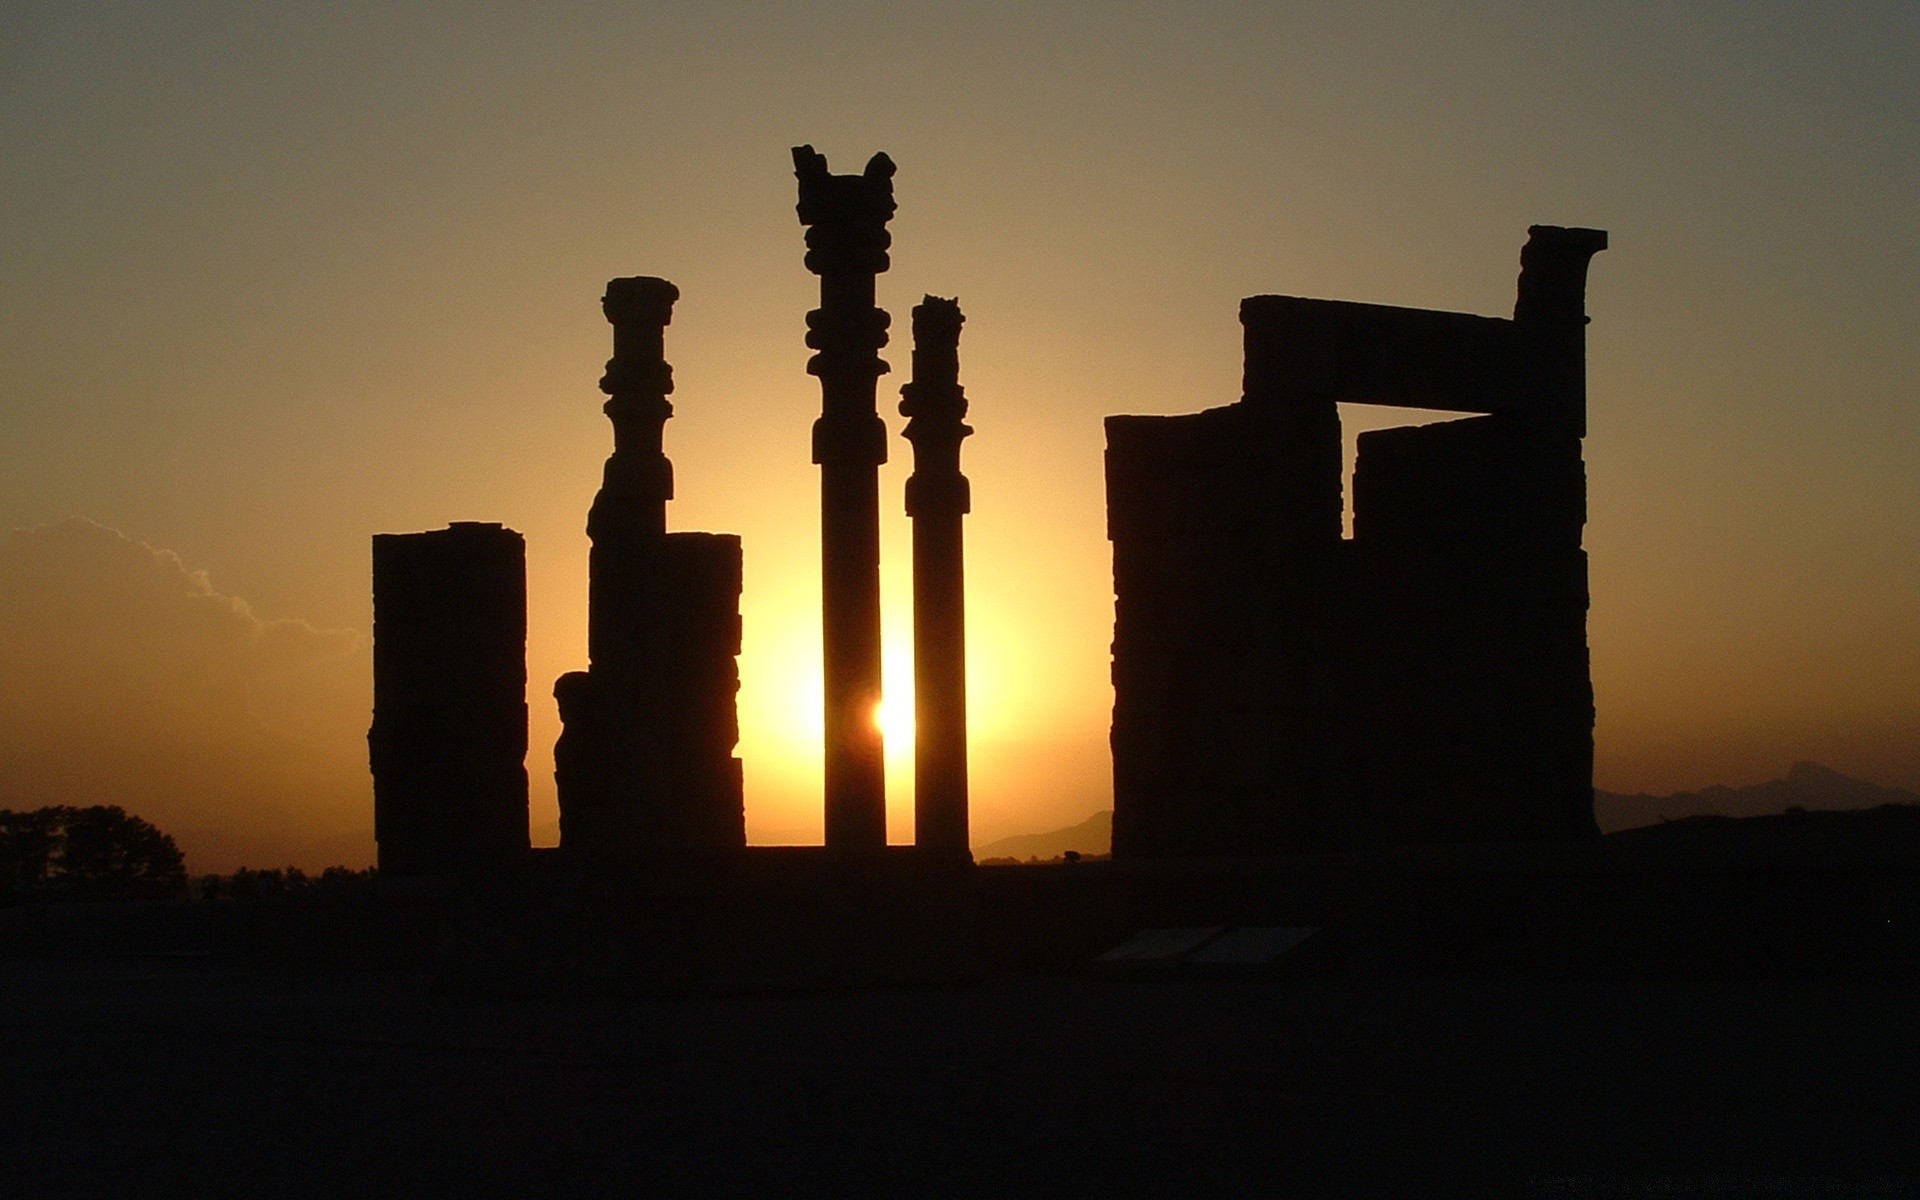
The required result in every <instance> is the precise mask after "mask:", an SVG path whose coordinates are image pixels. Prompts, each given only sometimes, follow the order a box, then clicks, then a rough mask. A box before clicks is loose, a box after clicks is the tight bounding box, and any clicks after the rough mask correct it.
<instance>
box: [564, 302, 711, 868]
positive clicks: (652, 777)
mask: <svg viewBox="0 0 1920 1200" xmlns="http://www.w3.org/2000/svg"><path fill="white" fill-rule="evenodd" d="M679 295H680V292H679V289H677V288H675V287H674V286H673V285H672V284H671V283H668V282H667V281H666V280H664V279H654V278H651V277H644V276H643V277H637V278H629V279H615V280H612V281H611V282H609V283H608V284H607V292H606V296H605V298H604V299H603V300H602V302H601V304H602V309H603V311H604V312H605V313H606V317H607V320H608V321H609V322H611V323H612V325H613V358H612V359H611V360H609V361H608V363H607V371H606V375H605V376H604V377H603V378H602V379H601V380H600V389H601V390H602V391H604V392H606V393H607V395H608V397H609V399H608V400H607V403H606V408H605V411H606V414H607V417H608V419H609V420H611V421H612V422H613V441H614V449H613V454H612V455H611V456H610V457H609V458H608V459H607V464H606V470H605V473H604V476H603V480H602V483H601V487H600V491H599V494H598V495H596V496H595V497H594V501H593V508H592V510H591V512H590V513H589V515H588V517H587V536H588V537H589V538H591V539H592V542H593V549H592V553H591V558H590V560H589V564H588V568H587V570H588V601H587V604H588V612H587V653H588V658H589V667H588V669H587V670H586V671H573V672H569V673H568V674H566V675H563V676H561V677H560V679H559V680H558V682H556V683H555V685H554V696H555V698H556V699H557V700H558V701H559V704H560V717H561V721H562V722H563V725H564V732H563V733H562V734H561V736H560V740H559V741H558V743H556V744H555V746H554V769H555V778H556V783H557V784H558V787H559V799H560V845H561V848H562V849H564V850H567V851H569V852H589V853H592V852H605V851H630V850H684V849H696V848H713V847H724V846H743V845H745V844H746V808H745V804H744V800H743V797H742V790H741V772H740V760H739V759H737V758H735V757H734V756H733V749H734V745H735V743H737V742H738V741H739V736H740V727H739V721H738V718H737V716H736V711H735V694H736V693H737V692H738V690H739V687H740V675H739V669H738V666H737V664H736V661H735V660H736V658H737V656H738V655H739V653H740V583H741V560H740V539H739V538H737V537H734V536H732V535H728V534H714V533H668V532H667V531H666V524H667V519H666V507H667V501H668V500H670V499H672V498H673V466H672V464H671V463H669V462H668V461H667V458H666V455H665V454H664V453H662V450H661V435H662V429H663V427H664V425H665V424H666V421H667V419H668V418H669V417H671V416H672V415H673V405H672V404H671V403H669V402H668V400H667V396H668V395H669V394H670V393H671V392H672V391H673V369H672V368H671V367H670V366H668V365H667V362H666V358H665V348H664V347H665V329H666V326H667V324H668V322H669V321H671V320H672V318H673V302H674V301H675V300H677V299H678V298H679Z"/></svg>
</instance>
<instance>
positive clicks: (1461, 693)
mask: <svg viewBox="0 0 1920 1200" xmlns="http://www.w3.org/2000/svg"><path fill="white" fill-rule="evenodd" d="M1605 246H1606V234H1605V233H1604V232H1601V231H1599V230H1590V229H1563V228H1558V227H1553V226H1535V227H1533V229H1532V230H1531V231H1530V236H1529V239H1528V242H1527V244H1526V247H1525V248H1524V249H1523V250H1522V252H1521V274H1520V282H1519V299H1518V301H1517V302H1516V304H1515V306H1514V316H1513V319H1511V320H1505V319H1500V318H1491V317H1478V316H1471V315H1467V314H1461V313H1445V312H1427V311H1421V310H1416V309H1404V308H1389V307H1383V306H1379V305H1371V304H1353V303H1346V302H1342V301H1330V300H1308V299H1300V298H1297V297H1292V296H1255V297H1251V298H1249V299H1247V300H1245V301H1243V302H1242V304H1241V307H1240V319H1241V322H1242V324H1243V325H1244V326H1245V335H1246V377H1245V394H1244V395H1243V397H1242V399H1241V400H1240V402H1239V403H1237V404H1233V405H1231V406H1228V407H1225V408H1216V409H1210V410H1207V411H1205V412H1200V413H1195V414H1192V415H1188V416H1177V417H1144V416H1136V417H1110V418H1108V420H1107V495H1108V534H1109V537H1110V538H1111V539H1112V541H1113V548H1114V592H1115V596H1116V615H1115V625H1114V644H1113V682H1114V715H1113V765H1114V841H1113V849H1114V856H1115V857H1116V858H1144V857H1187V856H1220V855H1247V854H1264V853H1272V852H1276V851H1287V850H1304V849H1315V848H1328V847H1341V846H1352V845H1366V844H1379V843H1390V842H1415V841H1445V840H1482V839H1519V838H1563V837H1577V836H1590V835H1593V834H1594V833H1595V832H1596V830H1595V826H1594V821H1593V788H1592V774H1593V690H1592V684H1591V681H1590V678H1589V673H1588V663H1587V643H1586V613H1587V561H1586V554H1585V552H1584V550H1582V548H1581V529H1582V526H1583V525H1584V523H1585V520H1586V477H1585V465H1584V463H1583V461H1582V459H1581V438H1582V437H1583V436H1584V435H1585V426H1586V333H1585V327H1586V320H1587V318H1586V315H1585V287H1586V272H1587V263H1588V260H1589V259H1590V257H1591V256H1592V255H1593V254H1595V253H1596V252H1598V251H1600V250H1602V249H1604V248H1605ZM1341 402H1359V403H1370V404H1387V405H1396V406H1403V407H1411V408H1427V409H1437V410H1441V411H1446V412H1459V413H1474V414H1483V415H1479V416H1475V417H1472V418H1470V419H1466V420H1458V421H1451V422H1446V423H1441V424H1434V425H1427V426H1421V427H1416V428H1402V429H1389V430H1381V431H1378V432H1373V433H1366V434H1362V435H1361V436H1360V438H1359V447H1360V449H1359V456H1358V463H1357V467H1356V469H1355V473H1354V504H1353V536H1352V537H1351V538H1350V539H1347V538H1343V537H1342V534H1341V516H1342V466H1343V464H1342V453H1341V437H1340V417H1339V411H1338V408H1337V406H1338V404H1339V403H1341Z"/></svg>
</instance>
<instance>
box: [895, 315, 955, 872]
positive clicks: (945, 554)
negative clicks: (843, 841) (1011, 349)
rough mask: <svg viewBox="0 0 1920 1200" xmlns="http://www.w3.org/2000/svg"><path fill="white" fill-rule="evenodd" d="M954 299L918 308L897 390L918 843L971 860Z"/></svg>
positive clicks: (914, 795) (935, 850)
mask: <svg viewBox="0 0 1920 1200" xmlns="http://www.w3.org/2000/svg"><path fill="white" fill-rule="evenodd" d="M965 320H966V318H965V317H963V316H962V315H961V314H960V304H959V302H958V301H956V300H942V299H940V298H939V297H937V296H928V297H927V298H926V299H925V300H923V301H921V302H920V303H919V304H918V305H916V306H915V307H914V310H913V382H911V383H909V384H907V385H906V386H905V387H903V388H901V389H900V394H901V396H902V397H903V399H902V400H901V402H900V415H901V416H903V417H906V418H907V428H906V430H905V434H904V436H905V437H906V439H907V440H908V441H909V442H911V443H912V444H913V475H912V476H911V477H909V478H908V480H907V516H909V517H911V518H912V519H913V687H914V691H913V696H914V704H913V707H914V717H913V719H914V759H913V840H914V844H915V845H917V846H919V847H920V848H921V849H923V850H929V851H932V852H934V853H938V854H942V855H953V856H966V857H970V854H969V851H968V843H967V600H966V571H965V564H964V555H963V544H962V534H961V518H962V517H963V516H964V515H965V514H966V513H967V512H968V510H969V509H970V508H971V507H972V504H971V495H970V493H969V490H968V487H967V477H966V476H965V475H962V474H961V473H960V440H961V439H962V438H964V437H966V436H967V435H968V434H970V433H972V432H973V430H972V429H971V428H969V427H968V426H967V425H966V423H965V417H966V415H967V394H966V391H965V389H963V388H962V387H961V386H960V326H961V323H962V322H963V321H965Z"/></svg>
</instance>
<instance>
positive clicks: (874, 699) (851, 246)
mask: <svg viewBox="0 0 1920 1200" xmlns="http://www.w3.org/2000/svg"><path fill="white" fill-rule="evenodd" d="M793 167H794V174H795V175H796V176H797V177H798V178H799V181H800V203H799V214H800V223H801V224H802V225H804V226H806V228H807V258H806V264H807V270H809V271H812V272H813V273H814V274H815V275H818V276H819V277H820V307H819V308H816V309H814V310H813V311H812V312H810V313H808V314H807V346H808V347H809V348H810V349H812V350H814V351H816V353H815V354H814V356H813V357H812V358H811V359H809V360H808V361H807V372H808V373H809V374H811V375H814V376H816V377H818V378H819V380H820V398H821V404H820V409H821V411H820V419H819V420H818V421H816V422H814V426H813V461H814V462H816V463H818V464H819V466H820V559H821V562H820V572H821V587H820V603H821V626H822V647H823V653H824V668H825V677H826V838H827V847H828V849H831V850H837V851H847V852H853V853H875V852H878V851H881V850H884V849H885V848H886V845H887V780H886V759H885V747H884V744H883V742H882V740H881V735H880V726H879V723H878V721H877V719H876V716H877V713H878V711H879V707H880V696H881V681H880V464H881V463H884V462H886V461H887V427H886V423H885V422H883V421H882V420H881V419H880V414H879V410H878V408H877V407H876V405H877V400H876V398H875V393H876V391H877V383H878V380H879V377H880V376H882V375H884V374H886V373H887V370H888V367H887V364H886V362H885V361H884V360H882V359H881V357H880V348H881V347H882V346H885V345H886V344H887V324H888V317H887V313H886V311H885V310H884V309H881V308H878V307H876V306H875V304H874V277H875V276H877V275H879V274H880V273H881V272H883V271H885V270H886V269H887V267H888V265H889V263H888V258H887V249H888V247H889V246H891V245H892V243H893V239H892V236H891V235H889V234H888V233H887V222H888V221H889V220H891V219H892V218H893V211H894V203H893V170H894V168H893V160H892V159H889V158H888V157H887V156H886V155H885V154H876V155H874V156H873V158H872V159H870V160H868V162H867V167H866V170H865V171H864V172H862V173H861V174H859V175H833V174H829V173H828V171H827V160H826V158H825V156H823V155H821V154H819V153H817V152H816V151H815V150H814V148H813V147H812V146H796V147H794V151H793Z"/></svg>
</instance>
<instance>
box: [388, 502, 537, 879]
mask: <svg viewBox="0 0 1920 1200" xmlns="http://www.w3.org/2000/svg"><path fill="white" fill-rule="evenodd" d="M367 751H368V759H369V762H370V764H371V766H372V768H373V825H374V838H375V840H376V841H377V842H378V844H379V863H380V870H381V872H382V873H384V874H390V875H435V874H444V873H447V872H453V871H463V870H475V869H485V868H487V867H489V866H497V865H500V864H502V863H506V862H511V861H513V860H514V859H515V858H516V857H521V856H524V855H525V854H526V852H527V844H528V842H527V768H526V759H527V549H526V543H525V541H524V540H523V539H522V538H521V537H520V535H519V534H518V533H515V532H514V531H513V530H511V529H506V528H503V527H501V526H499V525H487V524H479V523H476V522H460V523H456V524H454V525H450V526H448V527H447V528H445V529H439V530H433V531H430V532H427V533H388V534H376V535H374V539H373V726H372V728H371V729H369V730H368V732H367Z"/></svg>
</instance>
